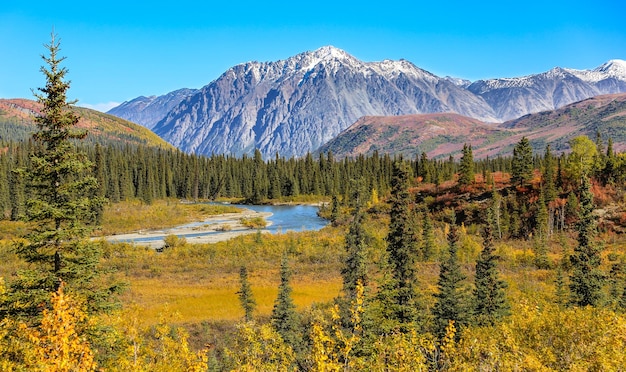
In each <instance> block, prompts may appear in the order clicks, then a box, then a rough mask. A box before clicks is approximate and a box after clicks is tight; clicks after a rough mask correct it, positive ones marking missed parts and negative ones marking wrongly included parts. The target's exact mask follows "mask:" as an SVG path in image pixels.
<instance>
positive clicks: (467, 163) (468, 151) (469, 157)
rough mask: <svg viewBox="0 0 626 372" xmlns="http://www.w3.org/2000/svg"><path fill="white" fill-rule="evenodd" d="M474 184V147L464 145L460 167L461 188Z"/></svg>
mask: <svg viewBox="0 0 626 372" xmlns="http://www.w3.org/2000/svg"><path fill="white" fill-rule="evenodd" d="M473 182H474V156H473V154H472V145H469V146H468V145H467V144H464V145H463V155H462V156H461V164H460V165H459V186H469V185H470V184H472V183H473Z"/></svg>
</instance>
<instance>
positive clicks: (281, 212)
mask: <svg viewBox="0 0 626 372" xmlns="http://www.w3.org/2000/svg"><path fill="white" fill-rule="evenodd" d="M233 206H235V207H238V208H241V209H243V210H244V212H243V213H241V214H239V213H236V214H228V215H225V216H223V217H222V216H214V217H211V218H208V219H207V220H205V221H199V222H192V223H188V224H185V225H181V226H176V227H171V228H167V229H163V230H157V231H145V232H139V233H132V234H122V235H113V236H109V237H107V238H106V240H108V241H111V242H133V243H135V244H138V245H145V246H151V247H153V248H158V247H162V246H163V244H164V241H163V238H164V237H165V236H167V235H176V236H178V237H180V238H185V239H187V241H188V242H189V243H212V242H216V241H221V240H228V239H231V238H233V237H235V236H238V235H241V234H246V233H251V232H256V231H257V230H250V229H246V228H242V227H241V226H236V225H237V223H238V220H239V219H240V218H241V217H257V216H260V217H264V218H265V219H266V220H267V221H268V226H267V227H265V228H263V229H261V231H262V232H267V233H272V234H277V233H284V232H287V231H306V230H311V231H317V230H320V229H321V228H323V227H324V226H326V225H328V221H327V220H325V219H323V218H320V217H319V216H318V215H317V211H318V207H316V206H312V205H239V204H233ZM225 225H228V226H235V227H234V228H230V227H229V228H228V229H224V230H223V231H220V230H221V229H220V228H221V227H223V226H225Z"/></svg>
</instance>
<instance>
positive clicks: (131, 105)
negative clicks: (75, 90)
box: [107, 88, 197, 129]
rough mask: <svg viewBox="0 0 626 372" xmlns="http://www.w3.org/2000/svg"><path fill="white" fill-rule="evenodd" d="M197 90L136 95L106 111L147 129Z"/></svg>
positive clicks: (184, 89) (152, 126)
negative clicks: (159, 94)
mask: <svg viewBox="0 0 626 372" xmlns="http://www.w3.org/2000/svg"><path fill="white" fill-rule="evenodd" d="M196 92H197V90H196V89H186V88H183V89H179V90H175V91H173V92H170V93H167V94H164V95H162V96H158V97H157V96H150V97H144V96H141V97H137V98H135V99H132V100H130V101H126V102H124V103H122V104H121V105H119V106H116V107H114V108H112V109H111V110H109V111H107V114H111V115H115V116H117V117H119V118H122V119H126V120H128V121H132V122H133V123H137V124H141V125H143V126H144V127H146V128H148V129H152V128H154V125H155V124H156V123H158V122H159V121H160V120H161V119H163V118H164V117H165V115H167V113H168V112H170V111H171V110H172V109H173V108H174V107H176V106H177V105H178V104H179V103H180V102H181V101H183V100H185V99H187V98H189V97H190V96H192V95H194V94H195V93H196Z"/></svg>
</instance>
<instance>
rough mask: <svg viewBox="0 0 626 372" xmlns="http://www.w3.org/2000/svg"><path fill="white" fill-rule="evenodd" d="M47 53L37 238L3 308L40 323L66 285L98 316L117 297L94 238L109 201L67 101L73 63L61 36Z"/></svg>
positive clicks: (34, 186) (36, 184)
mask: <svg viewBox="0 0 626 372" xmlns="http://www.w3.org/2000/svg"><path fill="white" fill-rule="evenodd" d="M46 48H47V50H48V52H49V56H42V58H43V60H44V61H45V63H46V64H47V67H45V66H44V67H42V68H41V72H42V73H43V74H44V75H45V77H46V86H45V87H44V88H39V93H35V96H36V98H37V99H38V101H39V103H41V105H42V106H43V108H42V111H41V114H40V115H39V116H36V117H35V122H36V124H37V132H36V133H35V134H33V140H34V143H35V149H34V151H33V154H32V155H31V159H30V160H31V161H30V167H29V168H27V169H26V170H25V178H26V181H27V184H28V186H29V190H30V198H29V199H28V200H27V216H26V217H27V219H28V220H29V221H30V222H31V225H32V232H30V233H29V234H28V236H27V240H26V242H23V243H18V245H17V246H16V252H17V254H18V255H19V257H20V258H22V259H24V260H25V261H26V262H28V263H29V264H30V265H29V267H28V269H25V270H23V271H21V272H20V273H19V276H18V278H17V279H16V280H15V281H14V282H13V283H11V286H10V288H9V296H8V303H6V304H3V305H2V310H3V312H8V313H14V314H18V315H23V316H26V317H30V318H33V316H34V317H35V318H36V315H37V314H38V313H39V311H40V310H41V306H42V304H48V302H49V298H50V293H52V292H55V291H57V289H58V288H59V286H60V285H61V283H62V282H64V283H65V284H66V287H65V288H66V291H67V292H71V293H73V295H74V296H77V297H80V298H82V299H84V300H86V303H87V304H88V305H89V307H90V308H89V310H92V311H95V310H98V309H100V308H101V306H103V305H104V304H105V303H106V301H105V300H106V298H107V297H108V293H109V292H108V290H107V289H104V288H101V287H98V286H97V285H96V279H97V276H98V270H97V263H98V260H99V257H100V251H99V249H98V245H97V244H95V243H93V242H90V241H89V240H88V239H87V238H88V236H89V233H90V231H91V226H89V223H90V222H92V221H94V211H95V210H97V208H98V206H99V205H100V204H101V202H102V199H101V198H97V197H93V195H94V190H96V189H97V187H98V184H97V181H96V178H95V177H94V176H93V175H92V163H91V162H90V161H89V160H88V159H87V156H86V154H84V153H82V152H79V151H78V150H77V149H76V147H75V146H74V145H73V144H72V142H71V140H79V139H82V138H84V137H85V136H86V135H87V133H86V132H85V131H79V130H77V128H76V124H77V123H78V119H79V118H78V117H77V116H76V114H74V112H72V111H71V105H72V104H73V103H74V102H68V101H67V96H66V93H67V90H68V89H69V87H70V85H69V82H67V81H66V80H65V75H66V74H67V69H66V68H65V67H61V66H60V64H61V62H62V61H63V60H64V59H65V58H64V57H59V56H58V53H59V50H60V48H59V41H58V40H57V39H56V35H54V34H52V40H51V42H50V44H48V45H46ZM45 306H47V305H45Z"/></svg>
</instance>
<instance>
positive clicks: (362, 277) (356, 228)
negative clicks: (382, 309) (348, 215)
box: [341, 207, 368, 303]
mask: <svg viewBox="0 0 626 372" xmlns="http://www.w3.org/2000/svg"><path fill="white" fill-rule="evenodd" d="M345 248H346V260H345V263H344V267H343V268H342V269H341V276H342V277H343V293H344V296H345V297H346V300H348V301H347V302H348V303H350V302H351V301H354V300H355V299H356V295H357V283H359V282H360V283H361V285H363V286H366V285H367V282H368V280H367V265H366V260H365V249H366V232H365V229H364V228H363V213H362V212H361V209H360V207H357V209H356V211H355V214H354V219H353V220H352V222H351V223H350V229H349V231H348V234H347V235H346V242H345Z"/></svg>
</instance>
